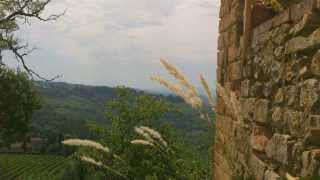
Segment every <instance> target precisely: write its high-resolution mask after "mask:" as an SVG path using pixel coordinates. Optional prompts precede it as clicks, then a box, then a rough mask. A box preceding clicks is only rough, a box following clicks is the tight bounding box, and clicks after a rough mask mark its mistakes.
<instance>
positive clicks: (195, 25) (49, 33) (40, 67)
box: [6, 0, 220, 90]
mask: <svg viewBox="0 0 320 180" xmlns="http://www.w3.org/2000/svg"><path fill="white" fill-rule="evenodd" d="M219 1H220V0H53V2H52V3H51V4H50V6H49V8H48V9H47V11H46V13H51V12H61V11H62V10H63V9H67V13H66V15H65V16H63V17H62V18H61V19H60V20H58V21H57V22H45V23H37V22H33V23H32V25H31V26H24V27H23V28H22V30H20V32H19V36H20V37H21V38H22V39H24V40H25V41H27V42H28V43H29V44H30V45H32V46H36V47H37V48H38V49H37V51H35V52H33V53H32V55H30V56H28V57H27V63H28V64H30V66H31V67H32V68H33V69H34V70H35V71H37V72H39V73H40V74H42V75H43V76H45V77H48V78H50V77H52V76H55V75H58V74H62V75H63V77H62V78H60V79H59V81H66V82H71V83H81V84H89V85H107V86H115V85H126V86H130V87H134V88H140V89H148V90H155V89H159V88H160V86H158V85H157V84H156V83H155V82H152V81H151V80H149V76H150V75H151V74H154V73H156V74H161V75H165V74H166V72H165V71H164V70H163V67H162V66H161V65H160V62H159V59H160V57H163V58H166V59H168V60H170V62H172V63H174V64H176V65H178V66H179V67H180V68H181V69H182V70H184V71H185V72H186V74H187V75H188V76H189V77H190V79H191V80H192V81H193V82H196V81H197V76H198V74H199V73H201V72H202V73H204V74H205V76H206V77H207V78H208V79H209V80H210V82H211V83H212V84H213V83H214V80H215V66H216V65H215V64H216V54H217V50H216V49H217V36H218V28H217V27H218V11H219V8H218V7H219ZM7 61H10V62H6V63H8V64H12V59H11V58H10V57H7ZM166 77H167V76H166Z"/></svg>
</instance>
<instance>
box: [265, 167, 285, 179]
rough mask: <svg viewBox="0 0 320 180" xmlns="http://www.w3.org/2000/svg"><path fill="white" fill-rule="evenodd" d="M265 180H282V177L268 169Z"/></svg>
mask: <svg viewBox="0 0 320 180" xmlns="http://www.w3.org/2000/svg"><path fill="white" fill-rule="evenodd" d="M263 180H281V177H280V175H279V174H277V173H276V172H274V171H273V170H271V169H268V170H267V171H266V172H265V174H264V179H263Z"/></svg>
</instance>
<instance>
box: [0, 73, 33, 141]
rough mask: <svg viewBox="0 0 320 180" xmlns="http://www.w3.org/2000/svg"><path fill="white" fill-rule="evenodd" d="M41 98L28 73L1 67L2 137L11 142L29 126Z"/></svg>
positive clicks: (0, 136) (0, 118)
mask: <svg viewBox="0 0 320 180" xmlns="http://www.w3.org/2000/svg"><path fill="white" fill-rule="evenodd" d="M38 108H39V99H38V97H37V93H36V90H35V89H34V86H33V83H32V82H31V81H30V80H29V78H28V76H27V74H26V73H22V72H19V71H13V70H10V69H8V68H5V67H0V139H1V140H2V141H4V142H5V143H6V144H9V143H11V142H13V141H15V140H17V139H19V138H21V137H23V136H24V135H25V134H26V133H27V131H28V128H29V121H30V120H31V118H32V114H33V112H34V111H35V110H36V109H38Z"/></svg>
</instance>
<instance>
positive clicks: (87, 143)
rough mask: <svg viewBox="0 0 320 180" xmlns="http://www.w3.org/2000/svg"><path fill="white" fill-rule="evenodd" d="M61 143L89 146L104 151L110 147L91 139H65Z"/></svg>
mask: <svg viewBox="0 0 320 180" xmlns="http://www.w3.org/2000/svg"><path fill="white" fill-rule="evenodd" d="M62 144H64V145H68V146H84V147H90V148H94V149H97V150H101V151H104V152H106V153H109V152H110V149H109V148H108V147H104V146H103V145H102V144H100V143H98V142H95V141H91V140H83V139H67V140H64V141H62Z"/></svg>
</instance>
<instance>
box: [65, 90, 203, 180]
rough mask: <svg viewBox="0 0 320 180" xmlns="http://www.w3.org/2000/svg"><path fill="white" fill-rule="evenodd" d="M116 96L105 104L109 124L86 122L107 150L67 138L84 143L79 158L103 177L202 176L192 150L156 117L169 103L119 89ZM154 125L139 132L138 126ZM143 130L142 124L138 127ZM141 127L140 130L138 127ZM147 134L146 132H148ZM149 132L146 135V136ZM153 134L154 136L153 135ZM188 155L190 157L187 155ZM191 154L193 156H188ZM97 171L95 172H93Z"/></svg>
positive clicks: (201, 177)
mask: <svg viewBox="0 0 320 180" xmlns="http://www.w3.org/2000/svg"><path fill="white" fill-rule="evenodd" d="M117 92H118V93H117V97H116V98H115V99H113V100H111V101H109V102H108V103H107V117H108V118H109V119H110V120H111V121H112V124H111V127H109V128H108V127H103V126H99V125H98V124H96V123H91V124H90V125H89V127H90V129H91V130H92V131H93V132H95V134H96V138H98V139H99V142H100V143H101V144H103V145H108V149H110V151H101V149H103V148H101V147H102V146H103V145H99V144H95V143H94V142H88V141H83V142H81V141H79V140H70V141H71V142H65V143H66V144H69V145H70V143H71V144H72V142H73V144H74V145H81V146H87V147H90V148H82V149H80V151H79V152H77V154H78V157H81V159H82V160H84V161H87V162H89V163H91V164H94V165H96V166H97V168H98V169H100V172H103V173H104V175H105V176H106V178H111V179H112V178H116V177H117V178H119V177H120V178H121V177H122V178H124V179H126V178H129V179H148V178H149V179H154V178H155V179H203V178H205V177H206V173H205V172H204V171H201V170H200V167H199V164H200V163H199V162H197V160H195V156H194V154H195V153H194V152H190V150H194V149H192V148H189V147H188V146H186V145H185V144H184V143H183V142H182V141H181V138H179V137H177V133H176V132H175V130H174V128H172V127H171V126H169V125H167V124H166V125H165V124H160V123H159V120H160V119H161V117H162V116H164V115H165V114H166V113H167V112H169V111H171V110H172V109H174V108H173V106H172V105H170V104H168V103H167V102H165V101H163V100H161V99H157V98H156V97H152V96H145V95H138V96H136V95H135V94H132V92H130V91H128V90H127V89H125V88H119V89H118V91H117ZM140 125H147V126H152V127H157V129H159V132H161V135H160V133H158V132H157V131H155V130H150V129H149V128H147V129H149V130H150V131H147V130H146V131H144V133H141V131H140V133H139V131H138V130H137V129H139V128H137V126H140ZM140 128H141V129H143V128H144V127H140ZM141 129H140V130H141ZM148 133H149V134H148ZM146 134H148V135H146ZM152 137H153V138H152ZM186 155H187V156H189V157H186ZM190 155H192V157H190ZM94 172H96V171H94Z"/></svg>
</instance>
